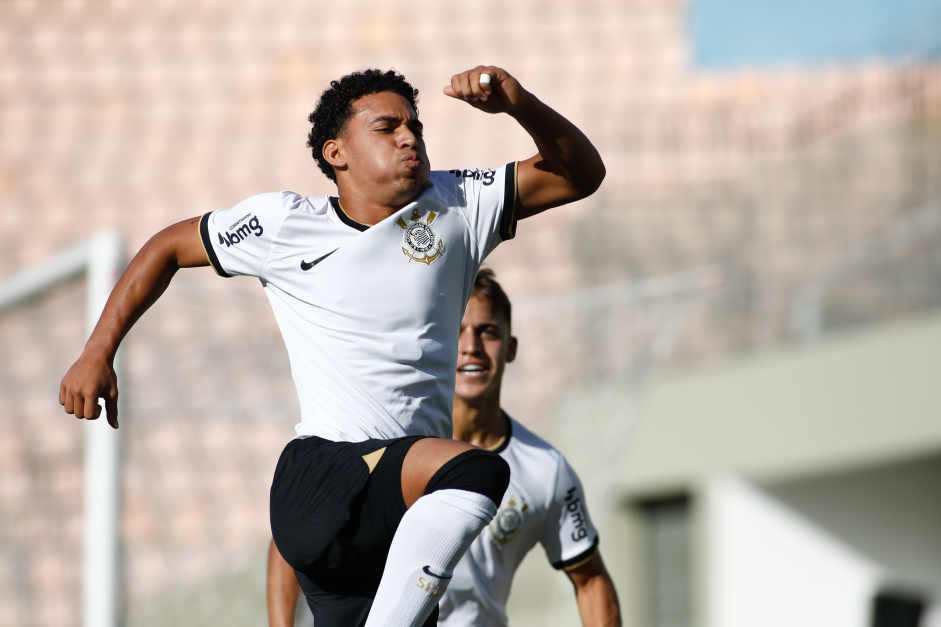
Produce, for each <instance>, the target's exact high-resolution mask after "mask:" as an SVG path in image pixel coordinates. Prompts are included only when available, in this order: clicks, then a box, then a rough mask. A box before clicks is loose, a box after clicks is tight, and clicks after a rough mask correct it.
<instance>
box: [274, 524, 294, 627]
mask: <svg viewBox="0 0 941 627" xmlns="http://www.w3.org/2000/svg"><path fill="white" fill-rule="evenodd" d="M300 596H301V587H300V586H299V585H298V583H297V577H296V576H295V575H294V569H293V568H291V566H290V565H289V564H288V563H287V562H285V561H284V558H283V557H281V553H280V552H279V551H278V547H276V546H275V545H274V540H272V541H271V543H270V544H269V545H268V585H267V597H268V625H269V627H294V620H295V619H296V618H297V616H296V615H297V600H298V599H299V598H300Z"/></svg>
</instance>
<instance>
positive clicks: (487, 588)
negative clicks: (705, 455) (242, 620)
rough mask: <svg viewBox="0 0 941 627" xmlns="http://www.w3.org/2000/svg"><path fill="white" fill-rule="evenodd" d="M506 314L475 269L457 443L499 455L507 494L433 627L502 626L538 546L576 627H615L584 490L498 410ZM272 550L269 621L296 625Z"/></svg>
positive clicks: (463, 340) (463, 345) (291, 589)
mask: <svg viewBox="0 0 941 627" xmlns="http://www.w3.org/2000/svg"><path fill="white" fill-rule="evenodd" d="M511 315H512V311H511V306H510V301H509V299H508V298H507V296H506V293H505V292H504V291H503V289H502V288H501V286H500V284H499V283H498V282H497V281H496V279H495V278H494V276H493V272H492V271H490V270H489V269H486V268H485V269H482V270H481V271H480V272H479V273H478V275H477V280H476V282H475V284H474V291H473V293H472V294H471V298H470V301H468V303H467V309H466V310H465V312H464V318H463V320H462V322H461V335H460V340H459V343H458V362H457V383H456V387H455V391H454V437H455V438H456V439H460V440H463V441H464V442H469V443H471V444H475V445H477V446H480V447H482V448H485V449H488V450H491V451H494V452H497V453H499V454H500V456H501V457H503V459H505V460H506V461H507V463H509V465H510V485H509V488H508V489H507V491H506V494H505V495H504V497H503V502H502V503H501V505H500V508H499V510H498V511H497V515H496V517H495V518H494V520H493V521H492V522H491V523H490V525H489V526H488V527H487V528H485V529H484V530H483V532H481V534H480V535H479V536H478V537H477V539H476V540H474V542H473V544H471V547H470V549H469V550H468V552H467V553H466V554H465V555H464V557H463V558H462V559H461V561H460V562H459V563H458V565H457V567H456V568H455V569H454V573H453V575H452V579H451V582H450V584H449V586H448V589H447V591H446V592H445V593H444V596H443V598H442V600H441V604H440V612H441V613H440V617H439V619H438V625H439V627H506V625H507V616H506V609H505V608H506V602H507V598H508V597H509V594H510V585H511V583H512V581H513V575H514V574H515V573H516V570H517V568H519V565H520V564H521V563H522V561H523V558H524V557H525V556H526V554H527V553H528V552H529V551H530V549H532V548H533V547H534V546H536V544H541V545H542V546H543V549H544V550H545V552H546V557H547V558H548V560H549V562H550V563H551V564H552V566H553V567H555V568H556V569H559V570H562V571H564V572H565V573H566V574H567V575H568V577H569V579H570V580H571V581H572V584H573V585H574V588H575V597H576V600H577V603H578V610H579V614H580V615H581V619H582V625H584V626H585V627H601V626H610V625H620V624H621V619H620V610H619V606H618V599H617V593H616V592H615V589H614V584H613V583H612V581H611V578H610V577H609V576H608V572H607V570H606V569H605V566H604V562H603V561H602V559H601V553H600V552H599V551H598V533H597V532H596V530H595V528H594V526H593V525H592V523H591V519H590V517H589V515H588V509H587V506H586V504H585V497H584V494H583V492H582V486H581V483H580V481H579V480H578V477H577V476H576V474H575V472H574V471H573V470H572V468H571V466H569V464H568V462H567V461H566V460H565V458H564V457H563V456H562V454H561V453H560V452H559V451H557V450H556V449H555V448H553V447H552V445H550V444H549V443H547V442H546V441H545V440H543V439H541V438H539V437H538V436H536V435H535V434H533V433H532V432H531V431H529V430H528V429H526V428H525V427H524V426H522V425H521V424H520V423H518V422H517V421H515V420H513V419H512V418H510V417H509V416H508V415H507V414H506V412H504V411H503V410H502V409H501V407H500V390H501V386H502V380H503V372H504V367H505V366H506V364H507V363H508V362H511V361H513V359H515V357H516V350H517V340H516V338H515V337H513V335H512V333H511ZM290 574H291V570H290V567H289V566H287V564H285V562H284V561H283V560H282V559H280V556H278V554H277V550H276V549H275V548H274V547H272V548H271V553H270V555H269V565H268V578H269V584H268V606H269V609H268V613H269V616H270V623H271V625H272V627H291V626H293V625H294V608H295V607H296V604H297V598H298V594H299V591H298V588H297V584H296V583H294V582H293V581H289V576H290Z"/></svg>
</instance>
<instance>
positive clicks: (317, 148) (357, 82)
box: [307, 69, 418, 183]
mask: <svg viewBox="0 0 941 627" xmlns="http://www.w3.org/2000/svg"><path fill="white" fill-rule="evenodd" d="M385 91H391V92H393V93H396V94H399V95H400V96H402V97H403V98H405V100H407V101H408V103H409V104H410V105H412V108H413V109H415V114H416V115H417V114H418V90H417V89H415V88H414V87H412V86H411V85H410V84H409V83H408V81H406V80H405V77H404V76H402V75H401V74H399V73H397V72H396V71H395V70H394V69H393V70H388V71H386V72H383V71H382V70H376V69H370V70H364V71H362V72H353V73H352V74H347V75H346V76H344V77H343V78H341V79H340V80H338V81H331V82H330V87H329V88H328V89H326V90H324V92H323V93H322V94H321V95H320V101H319V102H318V103H317V107H316V108H315V109H314V111H313V113H311V114H310V115H309V116H308V117H307V121H308V122H310V123H311V124H312V125H313V127H312V128H311V129H310V134H309V135H308V136H307V147H308V148H310V152H311V154H312V155H313V157H314V160H315V161H316V162H317V166H318V167H319V168H320V170H321V171H322V172H323V173H324V174H326V175H327V178H328V179H330V180H331V181H333V182H334V183H336V182H337V175H336V173H335V172H334V171H333V166H331V165H330V164H329V163H328V162H327V160H326V159H324V157H323V145H324V143H325V142H326V141H327V140H328V139H336V138H337V137H339V136H340V135H342V134H343V132H344V131H345V130H346V125H347V123H348V122H349V121H350V118H352V117H353V103H354V102H356V101H357V100H359V99H360V98H362V97H363V96H368V95H369V94H379V93H382V92H385Z"/></svg>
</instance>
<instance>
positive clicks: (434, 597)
mask: <svg viewBox="0 0 941 627" xmlns="http://www.w3.org/2000/svg"><path fill="white" fill-rule="evenodd" d="M444 93H445V94H446V95H448V96H451V97H453V98H456V99H458V100H461V101H464V102H466V103H467V104H469V105H471V106H473V107H475V108H477V109H479V110H481V111H484V112H487V113H505V114H508V115H510V116H512V117H513V118H514V119H516V120H517V122H518V123H519V124H520V125H521V126H522V127H523V129H525V130H526V131H527V132H528V133H529V135H530V136H531V137H532V138H533V140H534V142H535V144H536V149H537V154H536V155H534V156H533V157H531V158H529V159H526V160H524V161H520V162H518V163H511V164H508V165H507V166H504V167H502V168H499V169H496V170H486V171H479V170H476V169H466V170H451V171H439V172H431V171H430V166H429V163H428V157H427V154H426V151H425V145H424V140H423V138H422V124H421V122H420V121H419V119H418V113H417V108H416V98H417V91H416V90H414V89H413V88H412V87H411V85H409V84H408V83H407V82H406V81H405V79H404V77H402V76H401V75H399V74H397V73H395V72H394V71H388V72H382V71H379V70H367V71H365V72H355V73H353V74H349V75H347V76H344V77H342V78H341V79H340V80H337V81H333V82H332V83H331V85H330V88H328V89H327V90H326V91H324V93H323V94H322V96H321V98H320V101H319V103H318V105H317V107H316V109H315V110H314V112H313V113H312V114H311V116H310V122H311V123H312V129H311V132H310V135H309V137H308V145H309V146H310V148H311V151H312V154H313V156H314V159H315V160H316V161H317V163H318V166H319V167H320V169H321V170H322V171H323V172H324V173H325V174H326V175H327V176H328V177H329V178H330V179H331V180H333V181H334V182H335V183H336V185H337V196H336V197H327V198H314V197H307V196H303V195H300V194H297V193H294V192H280V193H267V194H261V195H259V196H254V197H252V198H249V199H247V200H245V201H243V202H241V203H239V204H238V205H236V206H235V207H233V208H231V209H228V210H222V211H215V212H211V213H209V214H207V215H205V216H203V217H202V218H192V219H189V220H184V221H183V222H179V223H177V224H175V225H172V226H170V227H168V228H166V229H164V230H163V231H161V232H160V233H158V234H156V235H155V236H154V237H152V238H151V239H150V240H149V241H148V242H147V244H145V245H144V247H143V248H142V249H141V251H140V252H139V253H138V254H137V255H136V256H135V257H134V259H133V260H132V261H131V263H130V265H129V266H128V268H127V270H125V272H124V273H123V274H122V275H121V277H120V279H119V280H118V282H117V284H116V285H115V288H114V290H113V292H112V294H111V297H110V298H109V299H108V302H107V304H106V306H105V308H104V311H103V312H102V315H101V318H100V319H99V321H98V324H97V325H96V327H95V329H94V331H93V332H92V335H91V337H90V338H89V340H88V342H87V343H86V345H85V349H84V350H83V352H82V355H81V356H80V357H79V359H78V361H76V363H75V364H73V366H72V367H71V368H70V369H69V371H68V373H66V375H65V377H64V378H63V380H62V384H61V386H60V390H59V402H60V403H61V404H62V405H63V406H64V408H65V411H66V412H68V413H70V414H74V415H75V416H76V417H77V418H87V419H96V418H98V417H99V415H100V412H101V410H100V408H99V405H98V399H99V398H101V399H104V406H105V411H106V414H107V417H108V422H109V423H110V424H111V425H112V426H113V427H115V428H117V426H118V416H117V395H118V385H117V380H116V377H115V375H114V370H113V367H112V364H113V360H114V355H115V353H116V352H117V348H118V345H119V344H120V342H121V340H122V339H123V338H124V336H125V335H126V334H127V333H128V331H129V330H130V328H131V327H132V326H133V324H134V323H135V322H136V321H137V319H138V318H139V317H140V316H141V315H143V313H144V312H145V311H146V310H147V309H148V308H149V307H150V306H151V305H152V304H153V303H154V302H155V301H156V300H157V299H158V298H159V297H160V295H161V294H162V293H163V291H164V290H165V289H166V288H167V286H168V285H169V283H170V280H171V279H172V277H173V275H174V274H175V273H176V272H177V270H179V269H180V268H189V267H197V266H207V265H212V267H213V269H215V271H216V272H217V273H218V274H220V275H222V276H226V277H228V276H235V275H246V276H254V277H257V278H259V279H260V280H261V282H262V285H263V286H264V289H265V293H266V295H267V296H268V299H269V301H270V303H271V306H272V309H273V311H274V313H275V318H276V319H277V322H278V325H279V326H280V328H281V332H282V335H283V336H284V339H285V345H286V347H287V349H288V356H289V358H290V361H291V371H292V375H293V377H294V380H295V385H296V387H297V390H298V397H299V400H300V404H301V422H300V424H298V426H297V437H296V438H295V439H294V440H292V441H291V442H289V443H288V444H287V446H286V447H285V449H284V452H283V453H282V455H281V459H280V460H279V462H278V466H277V469H276V471H275V476H274V479H273V481H272V488H271V512H270V515H271V525H272V535H273V537H274V540H275V543H276V544H277V547H278V549H279V551H280V553H281V554H282V555H283V556H284V558H285V559H286V560H287V562H288V563H289V564H290V565H291V566H292V567H293V568H294V570H295V574H296V576H297V578H298V581H299V582H300V584H301V586H302V588H303V590H304V594H305V596H306V598H307V602H308V605H309V606H310V608H311V611H312V612H313V614H314V616H315V618H316V619H317V620H318V621H319V624H322V625H344V626H346V625H365V626H366V627H377V626H379V625H397V626H402V625H431V624H434V621H435V617H436V615H437V606H438V601H439V599H440V595H441V593H442V592H444V590H445V589H446V588H447V585H448V582H449V581H450V580H451V577H452V573H453V569H454V567H455V566H456V564H457V562H458V560H459V559H460V557H461V556H462V555H463V554H464V552H465V551H466V550H467V548H468V546H469V545H470V543H471V542H472V541H473V539H474V538H475V537H476V536H477V535H478V534H479V533H480V531H481V530H482V529H483V528H484V527H486V526H487V525H488V524H489V523H490V521H491V520H492V519H493V516H494V515H495V514H496V510H497V503H499V502H500V501H501V500H502V497H503V493H504V491H505V489H506V486H507V483H508V481H509V477H508V475H509V470H508V467H507V465H506V463H505V462H504V461H503V460H502V458H500V457H499V456H498V455H495V454H493V453H488V452H486V451H482V450H481V449H477V448H475V447H472V446H471V445H469V444H466V443H463V442H459V441H455V440H452V439H450V437H449V436H450V435H451V405H452V399H453V391H454V381H455V371H454V364H455V362H456V360H457V337H458V333H459V326H460V320H461V312H462V311H463V309H464V306H465V304H466V302H467V299H468V298H469V297H470V294H471V291H472V289H473V283H474V278H475V276H476V274H477V270H478V269H479V268H480V265H481V263H482V262H483V260H484V258H485V257H486V256H487V255H488V254H489V253H490V252H491V251H492V250H493V249H494V248H495V247H496V246H497V245H498V244H499V243H500V242H502V241H505V240H507V239H510V238H511V237H513V235H514V231H515V226H516V221H517V220H518V219H522V218H526V217H528V216H531V215H534V214H537V213H539V212H541V211H543V210H545V209H548V208H550V207H554V206H558V205H561V204H565V203H568V202H572V201H574V200H577V199H580V198H583V197H585V196H587V195H589V194H591V193H593V192H594V191H595V190H596V189H597V188H598V186H599V185H600V184H601V181H602V179H603V178H604V165H603V163H602V161H601V157H600V155H599V154H598V152H597V150H596V149H595V148H594V146H592V144H591V142H590V141H589V140H588V138H587V137H585V135H584V134H583V133H582V132H581V131H579V130H578V129H577V128H576V127H575V126H574V125H573V124H571V123H570V122H569V121H567V120H566V119H565V118H563V117H562V116H561V115H559V114H558V113H556V112H555V111H554V110H552V109H551V108H550V107H548V106H547V105H545V104H544V103H542V102H541V101H540V100H539V99H538V98H536V97H535V96H534V95H533V94H532V93H530V92H529V91H527V90H525V89H524V88H523V87H522V86H521V85H520V83H519V82H518V81H517V80H516V79H515V78H514V77H513V76H511V75H510V74H509V73H507V72H506V71H505V70H503V69H501V68H499V67H494V66H478V67H476V68H473V69H471V70H467V71H465V72H461V73H460V74H455V75H454V76H453V77H452V78H451V83H450V85H448V86H447V87H445V89H444ZM429 436H431V437H429Z"/></svg>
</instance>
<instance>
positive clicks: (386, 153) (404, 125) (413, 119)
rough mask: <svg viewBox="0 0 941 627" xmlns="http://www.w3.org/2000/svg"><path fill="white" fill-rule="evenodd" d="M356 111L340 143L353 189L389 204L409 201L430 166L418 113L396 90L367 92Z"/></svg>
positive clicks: (418, 188)
mask: <svg viewBox="0 0 941 627" xmlns="http://www.w3.org/2000/svg"><path fill="white" fill-rule="evenodd" d="M353 110H354V114H353V117H352V118H351V119H350V121H349V122H348V124H347V128H346V132H345V133H344V135H343V137H342V138H339V141H340V142H341V144H342V148H343V151H344V153H343V155H344V158H345V160H346V175H347V178H348V180H349V181H350V183H351V184H352V185H353V191H354V193H357V194H362V195H363V196H364V197H366V198H368V199H370V200H372V201H375V202H380V203H384V204H387V205H390V206H397V207H398V206H404V205H406V204H408V203H409V202H411V201H412V200H413V199H414V198H415V196H417V195H418V192H419V191H420V190H421V188H422V186H423V185H424V184H425V182H426V181H427V180H428V173H429V171H430V169H431V167H430V165H429V163H428V155H427V153H426V152H425V141H424V139H422V123H421V122H420V121H419V120H418V114H416V113H415V110H414V109H413V108H412V106H411V105H410V104H409V103H408V101H407V100H406V99H405V98H403V97H402V96H400V95H399V94H396V93H393V92H382V93H378V94H370V95H368V96H363V97H362V98H360V99H359V100H357V101H356V102H354V103H353Z"/></svg>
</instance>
